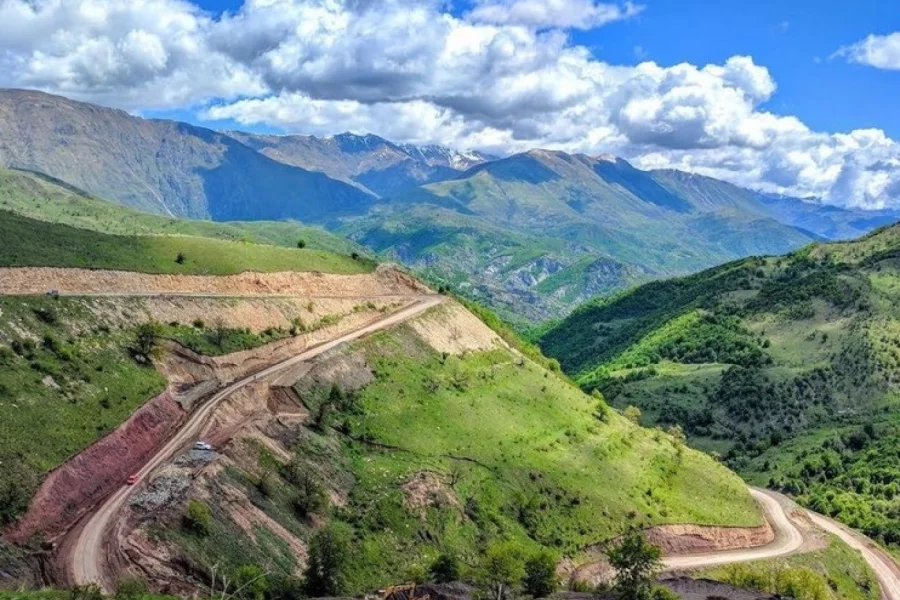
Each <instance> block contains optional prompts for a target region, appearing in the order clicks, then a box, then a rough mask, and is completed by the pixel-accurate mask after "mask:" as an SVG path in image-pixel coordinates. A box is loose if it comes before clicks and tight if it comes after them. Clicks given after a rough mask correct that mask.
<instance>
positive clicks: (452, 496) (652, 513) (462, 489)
mask: <svg viewBox="0 0 900 600" xmlns="http://www.w3.org/2000/svg"><path fill="white" fill-rule="evenodd" d="M435 310H436V311H439V310H442V309H441V308H438V309H435ZM343 353H344V354H346V355H353V356H358V355H359V353H362V354H363V355H364V356H365V363H366V364H368V365H370V367H371V368H372V371H373V372H374V375H375V380H374V381H372V382H371V383H369V384H368V385H367V386H365V387H364V388H362V389H361V390H360V391H358V392H356V393H355V394H353V395H351V397H350V399H349V400H347V401H346V403H345V406H344V407H343V408H342V409H341V410H339V411H338V412H336V413H334V414H333V415H332V417H331V419H330V423H331V426H330V427H329V428H326V429H325V431H324V432H323V431H319V430H316V429H314V428H312V427H310V423H309V422H307V423H306V426H305V427H298V428H297V431H296V432H292V433H287V432H285V433H283V434H279V439H282V440H284V439H288V440H292V441H293V444H292V446H291V451H292V452H293V453H294V455H295V456H296V460H297V461H300V462H302V463H305V464H308V465H311V471H312V472H313V473H315V474H316V476H317V477H319V478H320V480H321V481H322V482H327V485H328V486H329V487H332V488H334V487H336V488H338V489H340V490H341V491H343V492H344V493H346V496H347V502H346V504H343V505H342V506H340V507H332V509H331V515H330V518H331V519H332V520H336V521H340V522H342V523H344V524H345V525H347V526H348V527H349V528H350V529H351V530H352V535H353V548H354V552H353V556H352V560H351V565H350V567H349V571H348V573H347V575H348V578H349V582H350V587H351V591H352V592H354V593H356V592H363V591H367V590H372V589H378V588H380V587H383V586H385V585H388V584H394V583H397V582H398V581H403V580H406V578H407V577H409V573H412V572H414V571H416V570H417V569H421V568H423V567H427V566H428V565H429V564H430V563H431V562H432V561H433V560H434V558H435V557H436V556H437V555H438V554H439V553H440V552H442V551H448V550H449V551H453V552H455V553H458V554H459V555H460V556H461V557H462V559H463V561H464V563H466V564H468V565H474V564H476V563H477V562H478V560H479V559H480V556H481V554H482V552H483V551H484V550H485V548H486V546H487V545H488V544H490V543H491V542H494V541H496V540H501V539H507V540H514V541H516V542H518V543H520V544H521V545H522V546H524V547H525V548H528V549H533V548H537V547H541V546H544V547H550V548H553V549H555V550H557V551H559V552H560V553H563V554H566V555H569V556H575V557H577V556H578V555H579V553H580V551H581V550H582V549H583V548H585V547H586V546H589V545H592V544H596V543H598V542H601V541H603V540H606V539H608V538H609V537H611V536H614V535H617V534H618V533H620V532H622V531H623V530H624V529H625V528H627V527H628V526H629V525H632V524H638V525H651V524H658V523H681V522H695V523H710V524H728V525H755V524H758V523H759V519H760V517H759V514H758V513H757V511H756V507H755V506H754V504H753V502H752V500H751V499H750V497H749V495H748V494H747V492H746V490H745V488H744V486H743V484H742V482H741V481H740V480H739V479H738V478H737V477H736V476H735V475H733V474H732V473H730V472H728V471H727V470H726V469H725V468H723V467H721V466H720V465H718V464H716V463H715V462H714V461H712V460H711V459H710V458H708V457H706V456H704V455H702V454H699V453H696V452H693V451H689V450H688V451H685V452H684V453H683V455H682V458H680V459H679V457H678V452H677V450H676V448H675V446H674V445H673V442H672V440H671V439H670V438H669V437H668V436H666V435H665V434H660V433H654V432H651V431H649V430H644V429H639V428H636V427H635V426H634V425H632V424H631V423H630V422H628V421H626V420H625V419H623V418H622V417H620V416H618V415H617V414H615V413H613V412H610V414H609V416H608V420H607V421H605V422H604V421H601V420H599V419H598V418H597V417H596V416H595V410H596V404H597V400H596V399H595V398H591V397H588V396H586V395H584V394H583V393H582V392H581V391H580V390H578V389H577V388H576V387H574V386H573V385H571V384H570V383H568V382H566V381H565V380H564V379H562V378H560V377H559V376H558V375H556V374H554V373H552V372H550V371H548V370H546V369H544V368H542V367H540V366H539V365H538V364H536V363H534V362H531V361H527V360H526V361H524V362H522V361H521V360H520V359H518V357H517V355H515V354H513V353H511V352H509V351H506V350H494V351H489V352H474V353H469V354H466V355H465V356H462V357H455V356H442V355H441V354H439V353H437V352H435V351H434V350H432V349H431V348H430V346H427V345H426V344H425V343H424V342H423V341H422V340H421V339H420V338H419V337H418V335H417V334H416V333H415V332H414V331H413V330H412V328H410V327H408V326H399V327H397V328H394V329H392V330H390V331H387V332H381V333H378V334H376V335H373V336H371V337H370V338H367V339H366V340H362V341H360V342H357V343H355V344H353V345H351V346H349V347H347V348H345V349H343ZM339 370H340V369H339ZM321 385H322V387H321V389H315V390H313V391H309V390H306V391H304V392H302V393H301V395H302V397H303V398H304V399H305V401H306V403H307V405H308V406H309V408H310V409H311V412H312V413H313V414H316V413H317V403H318V402H320V401H321V399H322V398H324V397H325V396H327V395H328V390H329V389H330V385H331V384H330V383H328V382H326V381H322V382H321ZM304 389H305V388H304ZM241 455H242V456H243V457H244V459H248V458H249V462H250V463H251V464H252V466H247V465H246V464H245V463H246V461H245V463H244V464H242V465H241V468H231V469H229V470H226V472H224V473H223V474H222V475H221V476H220V479H219V480H218V482H217V484H218V483H225V482H227V483H229V484H231V485H239V486H241V487H242V488H243V489H244V491H245V493H247V494H248V496H249V497H250V498H251V501H252V502H253V503H254V505H256V506H258V507H260V508H262V509H263V510H265V511H266V513H267V514H269V515H270V516H272V518H274V519H275V520H276V521H278V522H279V523H280V524H281V525H282V526H284V527H285V528H287V529H288V530H290V531H292V532H294V533H295V535H298V536H300V537H301V538H304V539H305V538H307V537H308V536H309V535H310V522H309V521H306V520H304V519H300V518H298V517H297V516H296V515H295V514H294V513H293V511H292V509H291V500H292V498H294V497H296V494H297V493H298V492H297V489H296V488H294V487H293V486H291V484H290V483H289V482H288V481H287V480H286V479H284V478H283V477H281V476H279V475H278V474H279V473H283V472H284V469H282V468H280V466H279V461H278V460H275V459H274V458H273V457H272V455H271V454H269V453H268V452H267V451H266V450H265V448H264V447H263V446H260V447H259V448H256V449H253V448H248V449H245V450H241ZM254 455H257V456H258V458H254ZM265 472H268V473H269V474H270V476H269V479H268V483H267V485H266V489H267V490H268V491H267V493H266V494H263V493H261V492H260V486H259V485H258V481H259V477H260V474H261V473H265ZM422 472H428V473H433V474H435V476H436V478H437V479H438V480H440V481H442V482H443V484H442V485H443V487H442V490H443V492H442V493H438V495H437V496H436V498H438V499H437V500H436V501H435V502H434V503H433V505H432V506H430V507H429V508H427V509H421V510H419V509H416V508H412V507H410V506H409V504H407V502H406V498H405V495H404V492H403V486H404V485H405V484H406V483H407V482H409V481H410V480H411V479H412V478H413V476H414V475H415V474H417V473H422ZM217 484H214V485H217ZM443 493H447V494H449V499H448V497H447V496H443V495H442V494H443ZM215 496H216V495H215V494H214V497H215ZM440 498H444V499H443V500H441V499H440ZM211 509H212V511H213V514H214V516H215V522H216V525H215V526H214V529H213V532H212V533H211V534H210V536H209V537H206V538H201V537H198V536H196V535H193V534H191V533H189V532H185V531H184V530H180V529H178V528H170V529H166V530H163V529H157V530H155V533H156V534H157V535H160V536H162V537H164V538H166V539H170V540H173V541H175V542H177V543H178V544H179V545H181V546H182V548H184V549H185V551H186V552H187V553H188V555H190V556H191V557H194V559H195V560H196V561H197V562H198V563H199V564H206V563H209V564H212V563H213V562H217V561H220V562H221V563H222V565H223V568H225V569H229V568H236V567H238V566H239V565H241V564H245V563H247V562H256V563H258V564H261V565H263V566H264V567H265V568H267V569H271V570H272V572H273V573H275V574H279V573H285V572H289V571H290V568H291V567H292V565H293V561H291V560H288V559H287V558H286V557H282V554H283V553H282V552H281V551H279V550H278V549H277V548H274V549H273V548H269V545H268V544H269V542H267V541H266V536H262V537H260V536H259V535H258V536H257V539H256V540H250V539H249V538H247V537H246V536H244V535H243V534H241V532H240V529H239V528H238V526H237V525H236V524H234V523H233V522H232V521H231V519H230V518H229V516H228V514H227V511H226V510H224V509H222V508H221V507H220V506H219V505H218V504H216V503H214V505H213V506H212V507H211ZM317 521H318V519H316V520H314V522H317ZM267 548H269V549H268V550H267Z"/></svg>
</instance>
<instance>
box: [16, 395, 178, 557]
mask: <svg viewBox="0 0 900 600" xmlns="http://www.w3.org/2000/svg"><path fill="white" fill-rule="evenodd" d="M185 416H186V413H185V412H184V411H183V410H182V409H181V407H180V406H179V405H178V404H177V403H176V402H175V401H174V400H173V398H172V394H171V393H169V392H168V391H167V392H163V393H162V394H160V395H159V396H157V397H155V398H153V399H152V400H151V401H150V402H147V403H146V404H144V405H143V406H142V407H141V408H139V409H138V410H137V411H135V412H134V414H132V416H131V417H130V418H129V419H128V420H127V421H125V423H123V424H122V425H120V426H119V427H118V428H116V429H115V431H113V432H111V433H109V434H108V435H106V436H105V437H103V438H101V439H100V440H98V441H97V442H95V443H94V444H92V445H91V446H89V447H88V448H87V449H86V450H84V451H83V452H81V453H80V454H77V455H76V456H74V457H72V458H71V459H69V460H68V461H66V462H65V463H63V464H62V465H60V466H59V467H57V468H56V469H54V470H53V471H51V472H50V474H49V475H48V476H47V477H46V478H45V479H44V481H43V483H42V484H41V486H40V488H38V491H37V494H35V497H34V498H33V499H32V501H31V504H30V506H29V508H28V511H27V512H26V513H25V515H24V516H23V517H22V518H21V519H19V521H18V523H16V526H15V528H14V529H13V530H12V531H10V532H9V533H8V537H9V539H11V540H13V541H16V542H24V541H26V540H28V539H29V538H31V537H32V536H33V535H35V534H36V533H38V532H41V533H43V534H44V536H45V537H46V538H47V539H48V540H52V539H54V538H56V537H57V536H59V535H60V534H62V533H64V532H65V531H66V530H67V529H68V528H69V527H71V526H72V524H74V523H75V522H76V521H77V520H78V519H79V518H80V517H81V516H83V515H84V514H86V513H87V512H89V511H90V510H91V508H93V506H94V505H96V504H97V503H98V502H99V501H101V500H102V499H103V498H104V497H106V496H107V495H108V494H109V493H110V492H111V491H112V490H114V489H116V488H118V487H121V486H122V485H124V482H125V479H126V478H127V477H128V476H129V475H130V474H131V473H133V472H134V471H136V470H137V469H138V468H139V467H140V466H141V465H143V464H144V463H145V462H146V461H147V459H148V458H149V457H150V456H152V455H153V454H154V453H155V452H156V451H157V450H158V449H159V447H160V446H161V445H162V444H163V443H164V442H165V440H166V438H168V437H169V435H170V434H171V433H172V432H173V431H175V430H176V429H177V428H178V426H179V424H180V423H181V422H182V421H183V420H184V418H185Z"/></svg>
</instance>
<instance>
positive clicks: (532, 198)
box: [338, 150, 818, 324]
mask: <svg viewBox="0 0 900 600" xmlns="http://www.w3.org/2000/svg"><path fill="white" fill-rule="evenodd" d="M710 181H711V182H713V183H715V184H720V185H719V187H723V188H726V191H727V192H728V194H723V193H721V192H722V190H720V189H719V187H715V188H712V187H711V185H712V184H710V183H705V182H703V181H700V182H698V183H696V185H694V186H680V187H678V186H674V185H671V183H670V182H669V181H668V180H666V178H664V177H662V176H661V175H658V174H655V173H653V172H646V171H640V170H638V169H635V168H634V167H632V166H631V165H630V164H628V163H627V162H625V161H623V160H607V159H603V158H600V159H598V158H592V157H588V156H584V155H569V154H565V153H563V152H551V151H545V150H533V151H530V152H526V153H524V154H517V155H514V156H511V157H509V158H505V159H500V160H496V161H493V162H488V163H484V164H481V165H478V166H476V167H473V168H472V169H470V170H468V171H466V172H465V173H464V174H463V175H461V176H459V177H456V178H453V179H449V180H447V181H442V182H438V183H433V184H430V185H426V186H422V187H420V188H417V189H415V190H412V191H409V192H406V193H404V194H401V195H399V196H397V197H394V198H390V199H388V200H382V204H383V206H378V207H376V208H375V209H373V210H371V211H370V212H369V213H367V214H366V215H364V216H361V217H357V218H351V219H345V220H344V221H343V222H342V224H341V226H340V227H339V229H338V231H340V232H342V233H343V234H345V235H347V236H348V237H350V238H351V239H353V240H355V241H357V242H359V243H361V244H364V245H366V246H368V247H370V248H372V249H373V250H375V251H377V252H381V253H384V254H386V255H389V256H392V257H394V258H396V259H397V260H399V261H402V262H403V263H404V264H407V265H410V266H412V267H414V268H416V269H419V270H422V271H424V272H426V273H428V274H429V275H430V276H432V277H434V278H436V279H438V280H440V281H443V282H445V283H447V284H450V285H452V286H454V287H455V288H456V289H458V290H459V291H461V292H462V293H465V294H466V295H468V296H470V297H474V298H476V299H478V300H479V301H481V302H484V303H487V304H489V305H490V306H492V307H493V308H495V309H497V310H498V311H499V312H501V313H502V314H503V316H504V317H506V318H507V319H509V320H513V321H517V322H519V323H525V324H528V323H529V322H530V323H534V322H538V321H542V320H546V319H548V318H552V317H555V316H558V315H562V314H566V313H568V312H569V311H570V310H571V309H572V308H574V307H575V306H577V305H579V304H580V303H582V302H585V301H587V300H588V299H590V298H592V297H594V296H596V295H598V294H606V293H609V292H612V291H616V290H619V289H622V288H624V287H627V286H629V285H634V284H635V283H640V282H645V281H648V280H650V279H653V278H656V277H661V276H667V275H676V274H683V273H688V272H692V271H696V270H698V269H701V268H706V267H709V266H711V265H714V264H717V263H721V262H723V261H725V260H730V259H734V258H739V257H742V256H747V255H752V254H760V253H772V252H786V251H789V250H792V249H795V248H798V247H800V246H802V245H804V244H806V243H808V242H810V241H812V240H814V239H818V237H817V236H816V235H815V234H813V233H810V232H808V231H804V230H800V229H797V228H794V227H791V226H788V225H785V224H783V223H781V222H779V221H778V220H776V219H774V218H773V217H772V216H771V214H770V213H771V212H772V211H769V210H768V209H764V207H763V205H762V203H761V202H760V201H759V200H758V199H757V198H756V196H754V195H753V193H752V192H749V191H747V190H741V189H740V188H736V187H735V186H728V185H727V184H723V183H721V182H716V181H715V180H710ZM667 186H669V187H667ZM670 188H671V189H670ZM698 188H699V189H698ZM735 198H740V202H738V201H737V200H735Z"/></svg>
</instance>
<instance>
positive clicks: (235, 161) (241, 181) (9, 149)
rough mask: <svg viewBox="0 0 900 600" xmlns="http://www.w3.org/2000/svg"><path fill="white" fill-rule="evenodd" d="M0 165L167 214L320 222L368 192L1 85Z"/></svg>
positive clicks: (220, 143) (352, 209)
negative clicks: (54, 178) (51, 178)
mask: <svg viewBox="0 0 900 600" xmlns="http://www.w3.org/2000/svg"><path fill="white" fill-rule="evenodd" d="M0 165H3V166H7V167H12V168H17V169H26V170H30V171H37V172H41V173H46V174H47V175H50V176H52V177H56V178H58V179H60V180H62V181H65V182H67V183H69V184H72V185H74V186H76V187H78V188H81V189H84V190H86V191H88V192H90V193H93V194H97V195H98V196H101V197H106V198H110V199H112V200H115V201H117V202H120V203H122V204H125V205H127V206H131V207H134V208H140V209H143V210H150V211H153V212H158V213H162V214H168V215H170V216H182V217H183V216H187V217H191V218H212V219H214V220H219V221H225V220H237V219H244V220H254V219H286V218H295V219H302V220H310V221H324V220H327V219H330V218H335V217H337V216H339V215H341V214H349V213H356V212H360V211H362V210H365V209H366V208H367V207H368V206H369V205H371V204H372V202H373V201H374V200H375V198H374V196H372V195H371V194H369V193H366V192H364V191H362V190H359V189H358V188H355V187H353V186H351V185H348V184H346V183H344V182H340V181H336V180H334V179H331V178H330V177H328V176H326V175H324V174H322V173H317V172H312V171H308V170H304V169H300V168H296V167H291V166H289V165H286V164H284V163H280V162H278V161H275V160H272V159H271V158H269V157H267V156H265V155H263V154H261V153H259V152H256V151H255V150H253V149H251V148H249V147H247V146H245V145H244V144H241V143H240V142H238V141H237V140H235V139H234V138H232V137H229V136H227V135H224V134H222V133H219V132H216V131H212V130H210V129H204V128H202V127H195V126H193V125H188V124H186V123H178V122H175V121H162V120H149V119H140V118H137V117H133V116H131V115H129V114H127V113H125V112H123V111H120V110H114V109H109V108H102V107H99V106H93V105H90V104H85V103H81V102H75V101H72V100H68V99H66V98H62V97H59V96H51V95H49V94H43V93H40V92H33V91H27V90H0Z"/></svg>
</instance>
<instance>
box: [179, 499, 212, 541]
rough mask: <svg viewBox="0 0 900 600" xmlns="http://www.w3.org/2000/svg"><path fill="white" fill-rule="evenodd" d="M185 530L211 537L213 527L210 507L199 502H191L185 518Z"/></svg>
mask: <svg viewBox="0 0 900 600" xmlns="http://www.w3.org/2000/svg"><path fill="white" fill-rule="evenodd" d="M183 521H184V527H185V529H187V530H189V531H192V532H194V533H196V534H197V535H202V536H205V535H209V530H210V527H211V526H212V515H211V514H210V512H209V507H208V506H206V504H204V503H203V502H200V501H199V500H191V501H189V502H188V507H187V514H186V515H185V516H184V519H183Z"/></svg>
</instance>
